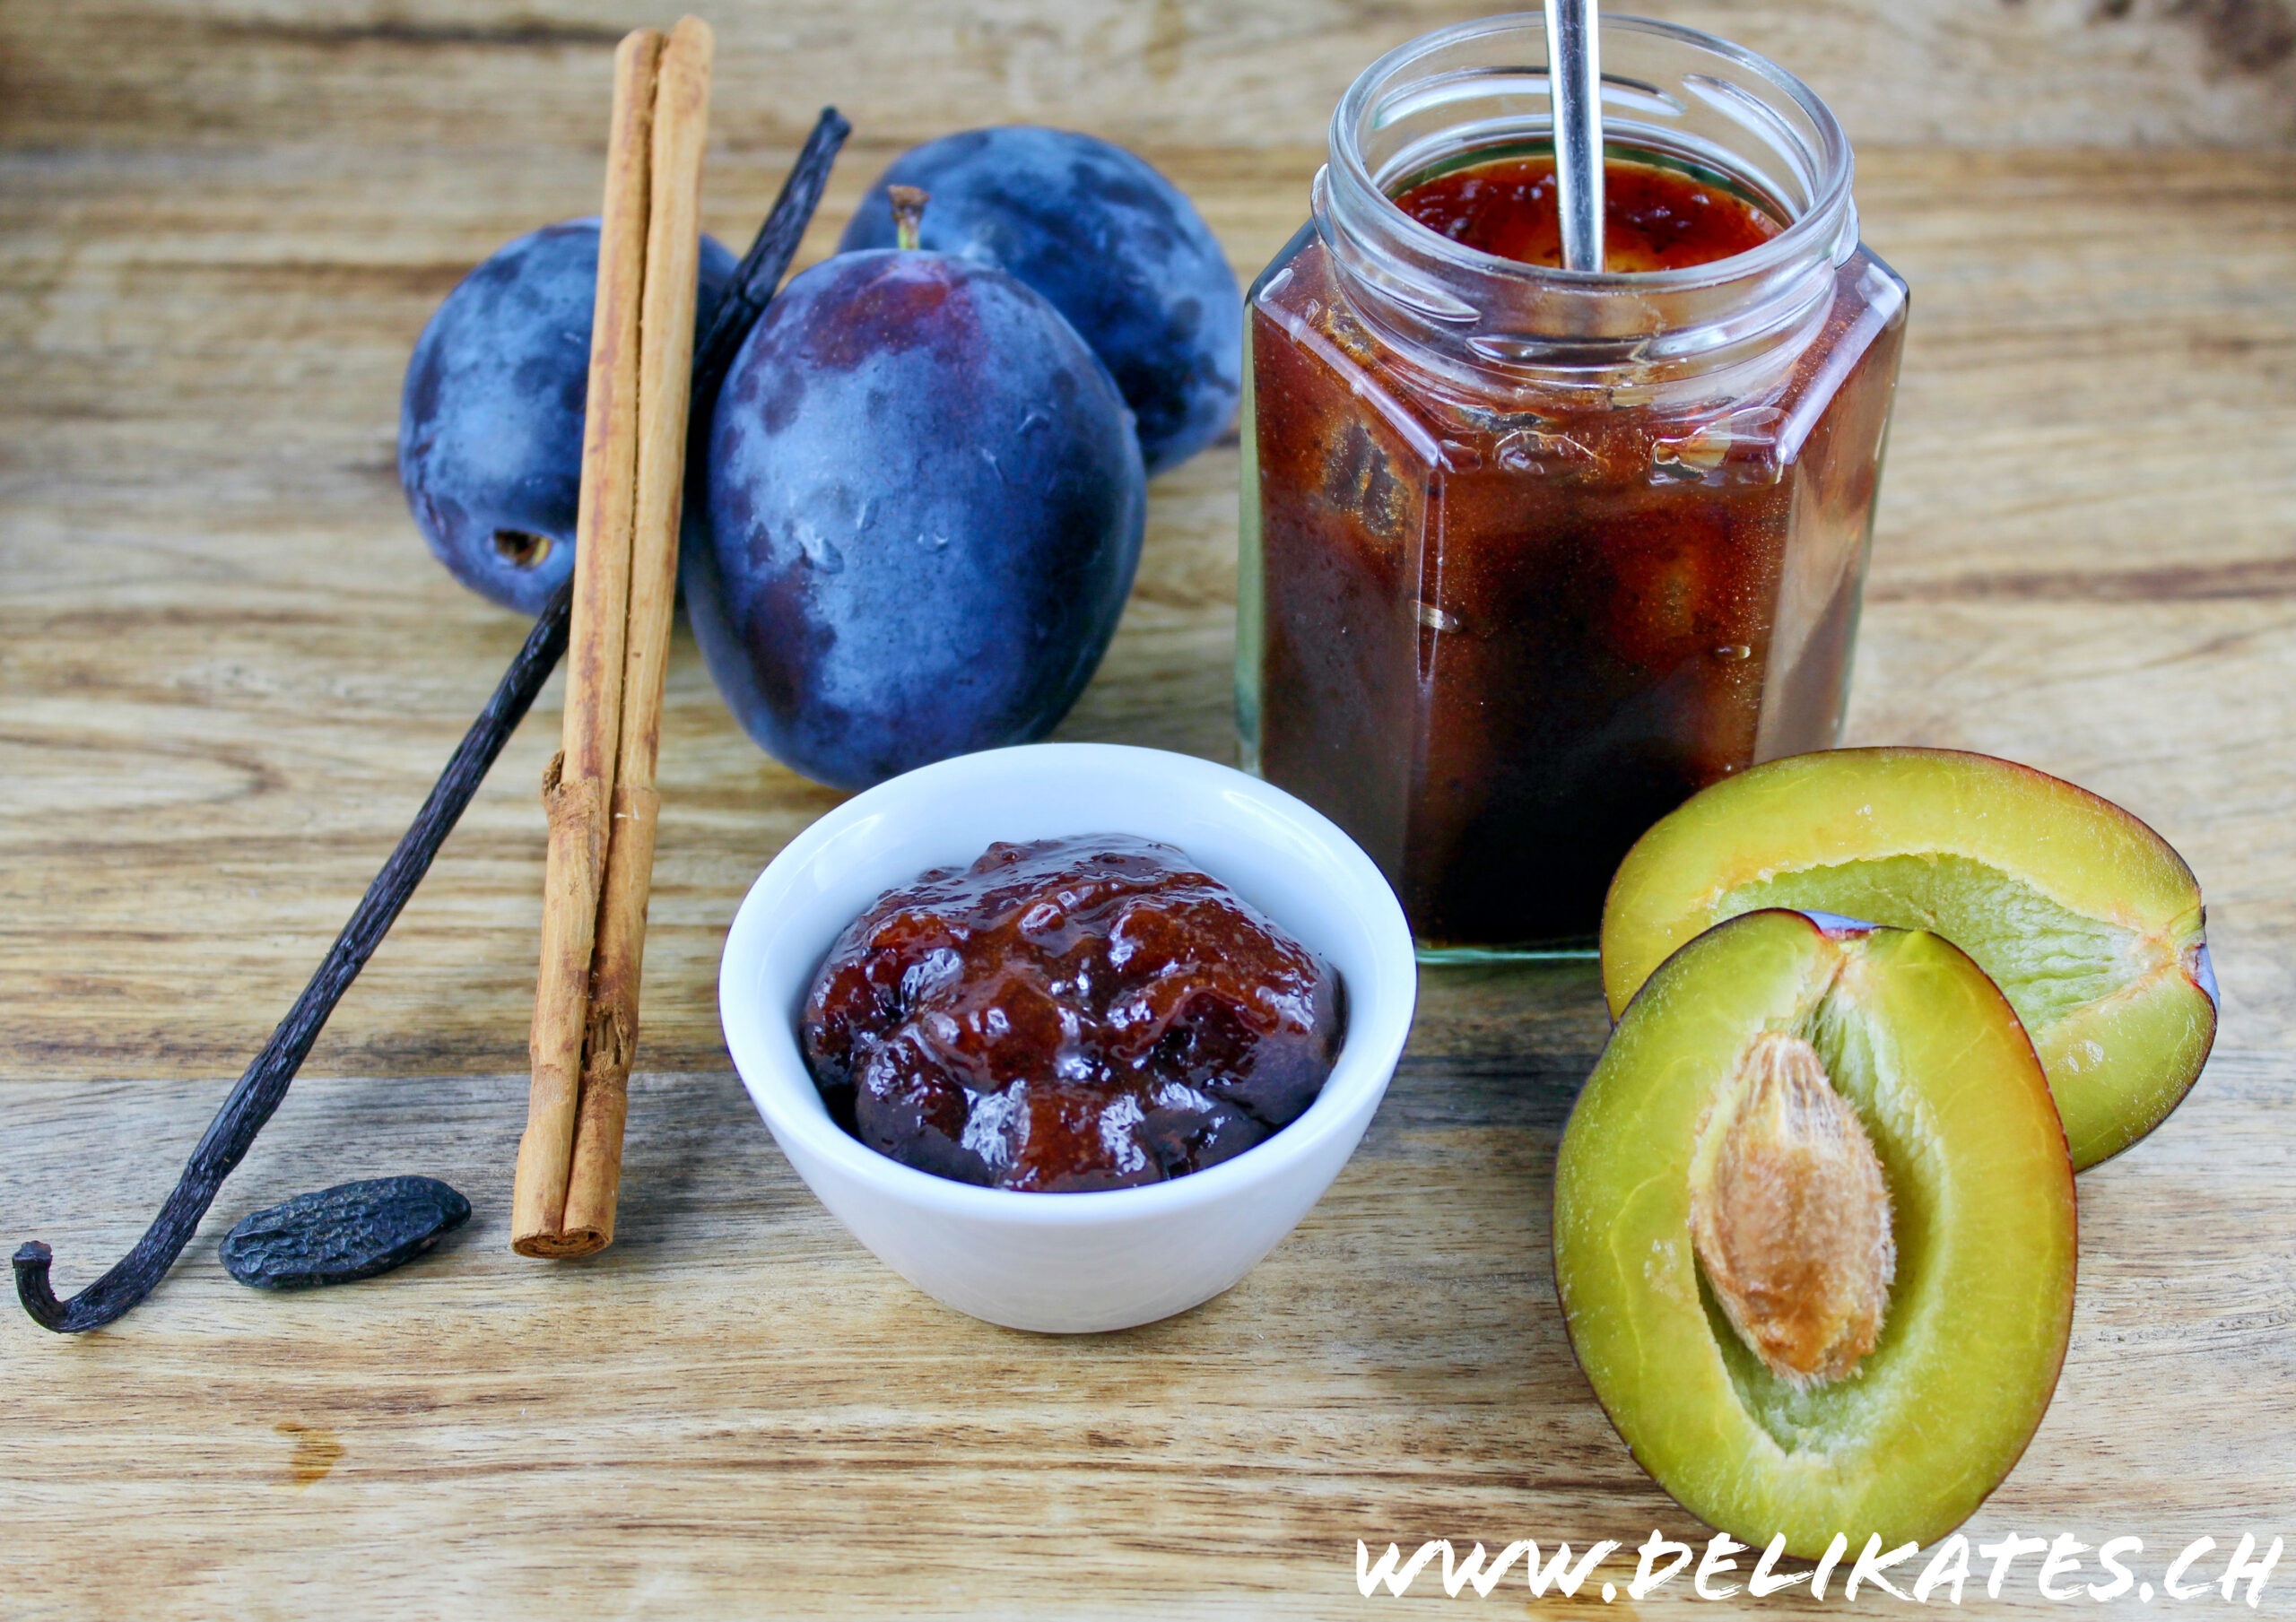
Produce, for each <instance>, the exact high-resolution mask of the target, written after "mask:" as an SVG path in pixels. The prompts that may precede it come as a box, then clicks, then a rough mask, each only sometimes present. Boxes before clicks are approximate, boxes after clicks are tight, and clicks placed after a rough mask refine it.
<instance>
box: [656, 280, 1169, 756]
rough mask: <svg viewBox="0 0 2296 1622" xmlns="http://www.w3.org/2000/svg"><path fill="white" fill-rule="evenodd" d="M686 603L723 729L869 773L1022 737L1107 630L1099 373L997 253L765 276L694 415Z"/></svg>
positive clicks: (1128, 580) (1120, 599) (1104, 385)
mask: <svg viewBox="0 0 2296 1622" xmlns="http://www.w3.org/2000/svg"><path fill="white" fill-rule="evenodd" d="M707 481H708V487H709V490H708V504H707V505H708V511H709V529H710V533H711V538H712V545H711V546H710V547H709V549H708V550H707V551H706V552H705V551H703V549H699V548H689V549H688V550H687V552H686V555H685V559H684V565H685V569H684V581H685V589H686V603H687V609H688V612H689V614H690V616H691V620H692V621H693V628H694V635H695V638H696V639H697V640H698V641H699V642H700V645H701V650H702V654H703V655H704V657H705V659H706V660H707V662H708V664H709V671H710V674H711V675H712V676H713V677H714V678H715V679H716V681H717V683H718V691H719V692H720V693H722V694H723V695H724V696H725V698H726V703H727V705H728V706H729V707H731V709H732V710H733V712H734V716H735V719H737V720H738V721H739V722H740V723H741V724H742V725H743V727H744V729H745V730H746V731H747V732H748V733H749V734H750V736H751V737H752V738H753V739H755V740H756V741H757V742H758V743H760V744H761V746H763V747H764V748H765V749H766V750H769V751H770V753H772V754H773V755H774V756H776V757H777V758H778V759H781V760H782V761H784V762H785V763H787V765H789V766H790V767H792V768H796V770H797V771H800V772H802V773H804V775H805V776H809V777H813V778H814V779H816V780H817V781H820V782H822V783H826V784H830V785H834V786H837V787H840V788H863V787H866V786H867V785H870V784H873V783H877V782H881V781H883V779H885V778H887V777H890V776H894V775H896V774H898V773H900V772H903V771H907V770H909V769H910V768H913V767H918V766H923V765H926V764H927V763H928V762H931V761H934V760H939V759H944V758H946V757H948V756H951V755H957V754H963V753H966V752H968V751H970V750H980V749H991V748H996V747H998V746H1000V745H1003V744H1008V743H1019V742H1026V741H1028V740H1031V739H1034V738H1040V737H1042V736H1043V735H1044V734H1045V733H1048V732H1049V731H1050V730H1051V729H1052V727H1053V726H1054V725H1055V724H1057V722H1058V721H1059V720H1060V718H1061V716H1064V715H1065V714H1066V713H1067V711H1068V707H1069V706H1070V705H1072V704H1073V703H1074V702H1075V699H1076V695H1077V694H1078V693H1079V692H1081V691H1082V690H1083V687H1084V684H1085V682H1086V681H1089V680H1090V679H1091V674H1092V672H1093V670H1094V668H1095V667H1096V666H1098V664H1100V655H1101V654H1102V653H1103V652H1104V651H1105V650H1106V649H1107V647H1108V643H1109V638H1110V637H1111V636H1112V635H1113V634H1114V633H1115V630H1116V624H1117V620H1118V616H1119V615H1120V614H1121V612H1123V607H1124V601H1125V596H1126V593H1128V592H1129V591H1130V589H1131V586H1132V576H1133V571H1134V569H1135V567H1136V566H1137V564H1138V562H1139V558H1140V541H1141V533H1142V530H1143V527H1144V523H1145V518H1146V510H1147V499H1146V474H1145V473H1144V471H1143V469H1142V466H1141V460H1140V449H1139V445H1138V442H1137V440H1136V439H1135V436H1134V433H1133V427H1132V418H1131V413H1130V412H1128V411H1127V410H1126V408H1125V404H1124V401H1123V398H1122V396H1121V395H1119V394H1118V391H1117V387H1116V385H1115V382H1114V380H1113V379H1111V378H1110V377H1109V375H1108V371H1107V369H1105V368H1104V367H1103V366H1101V364H1100V361H1099V360H1098V359H1097V358H1095V357H1094V355H1093V353H1092V351H1091V349H1090V348H1088V347H1087V346H1086V345H1085V343H1084V342H1083V339H1081V338H1079V337H1078V336H1077V335H1076V334H1075V332H1074V329H1073V328H1071V327H1070V326H1069V325H1068V324H1067V323H1066V322H1065V320H1063V319H1062V318H1061V317H1060V314H1059V312H1058V311H1057V310H1055V309H1054V308H1052V306H1051V305H1049V304H1048V303H1047V302H1046V301H1045V300H1044V299H1042V298H1040V297H1039V295H1037V294H1036V293H1034V292H1032V291H1030V290H1029V289H1028V288H1026V287H1024V286H1022V284H1021V283H1020V282H1016V281H1014V280H1013V278H1011V277H1010V276H1007V275H1005V273H1003V272H1001V271H998V270H996V269H995V268H993V267H990V266H987V265H977V264H973V263H970V262H969V261H965V260H961V259H956V258H952V257H949V256H944V255H940V254H933V253H923V252H900V251H895V250H887V251H883V252H865V253H856V254H841V255H839V256H836V257H834V258H832V259H829V260H826V261H824V262H822V264H820V265H815V266H813V268H812V269H810V270H808V271H806V272H805V273H803V274H802V275H799V276H798V277H796V279H795V280H794V281H792V282H790V283H789V285H788V286H787V288H785V289H784V290H783V291H782V292H781V295H780V297H779V298H778V299H776V300H775V301H774V303H773V305H772V306H771V307H770V308H769V309H768V310H767V311H766V314H765V316H764V317H763V318H762V319H761V320H760V322H759V323H758V325H756V327H755V328H753V329H752V331H751V333H750V335H749V338H748V340H747V341H746V342H745V343H744V345H743V347H742V350H741V352H740V354H739V355H737V356H736V357H735V361H734V365H733V369H732V371H731V372H730V374H729V375H728V376H727V377H726V386H725V391H724V393H723V394H721V395H719V397H718V409H717V415H716V417H715V419H714V420H713V422H712V424H711V432H710V437H709V465H708V473H707Z"/></svg>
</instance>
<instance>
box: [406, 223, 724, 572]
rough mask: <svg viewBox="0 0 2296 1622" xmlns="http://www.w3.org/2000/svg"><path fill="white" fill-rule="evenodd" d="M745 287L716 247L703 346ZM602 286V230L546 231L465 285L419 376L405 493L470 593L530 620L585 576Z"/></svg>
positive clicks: (444, 316)
mask: <svg viewBox="0 0 2296 1622" xmlns="http://www.w3.org/2000/svg"><path fill="white" fill-rule="evenodd" d="M733 275H734V256H733V255H731V254H729V253H727V252H726V249H725V247H723V245H721V244H719V243H718V242H717V241H716V240H714V239H710V238H709V237H704V238H703V239H701V277H700V289H699V291H700V308H699V315H698V318H697V322H696V337H697V338H699V336H700V329H701V328H703V327H705V326H707V325H708V323H709V316H710V312H711V311H713V310H715V309H716V308H717V307H718V299H720V298H722V297H723V296H724V295H725V291H726V286H727V284H728V283H729V282H731V281H732V280H733ZM597 282H598V222H597V221H596V219H589V220H569V221H565V222H564V223H562V224H559V225H546V226H544V227H543V229H542V230H538V231H535V232H532V233H530V234H528V235H526V236H524V237H520V238H519V239H517V241H515V242H511V243H509V244H508V245H506V246H505V247H502V248H501V249H500V250H499V251H498V252H496V253H495V254H494V255H493V256H491V257H490V258H489V259H487V260H486V262H485V263H484V264H483V265H480V266H479V267H478V268H477V269H476V270H474V271H473V272H471V273H470V274H469V275H467V276H465V277H464V278H463V280H462V281H461V282H460V283H458V284H457V286H456V288H455V291H452V292H450V293H448V295H447V299H446V302H445V303H443V304H441V305H439V308H438V310H437V312H436V313H435V314H433V315H432V316H431V321H430V325H427V326H425V327H424V328H423V329H422V337H420V338H418V339H417V340H415V344H414V356H413V359H412V360H409V361H408V362H407V365H406V386H405V389H404V393H403V394H402V395H401V396H400V401H399V419H398V481H399V486H400V488H401V489H403V490H405V492H406V504H407V506H408V507H409V508H410V509H412V510H413V514H414V522H415V524H416V525H417V526H419V527H420V528H421V529H422V538H423V539H424V540H426V541H428V542H430V543H431V551H433V552H435V553H437V554H438V557H439V561H440V562H441V563H443V564H445V565H446V566H447V568H448V569H449V570H451V571H452V572H453V574H454V577H455V578H456V579H457V580H459V581H461V582H462V583H463V584H464V585H467V586H469V587H470V588H471V590H473V591H474V592H476V593H478V594H480V595H481V596H483V597H485V598H487V599H488V600H489V601H491V602H494V603H500V604H501V605H502V606H503V607H505V608H514V609H517V611H518V612H520V613H523V614H532V613H535V612H538V611H539V610H540V609H541V607H542V605H543V603H544V602H545V601H547V600H548V598H549V596H550V594H551V593H552V592H553V591H555V590H557V589H558V585H559V584H560V582H561V581H563V580H564V579H565V578H566V577H567V576H569V575H570V574H571V573H573V571H574V513H575V507H576V506H577V503H578V499H579V497H580V492H581V485H582V417H583V412H584V407H585V405H586V404H587V397H588V389H589V375H590V317H591V312H592V310H593V308H594V307H595V306H596V300H597ZM698 527H699V521H698V520H697V521H695V522H693V523H689V524H688V525H686V527H685V532H684V534H683V538H682V543H683V545H687V546H690V545H692V544H694V543H695V539H696V531H697V529H698Z"/></svg>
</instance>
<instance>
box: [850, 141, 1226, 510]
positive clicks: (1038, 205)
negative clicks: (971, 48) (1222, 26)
mask: <svg viewBox="0 0 2296 1622" xmlns="http://www.w3.org/2000/svg"><path fill="white" fill-rule="evenodd" d="M887 186H918V187H921V188H922V189H924V190H925V191H926V192H928V193H930V194H931V196H932V200H931V201H930V202H929V203H927V204H926V206H925V218H924V221H923V223H922V226H921V228H920V230H919V232H918V247H925V248H930V249H933V250H935V251H937V252H940V253H945V254H954V255H956V256H959V257H961V258H967V259H976V260H979V261H982V262H984V263H987V264H991V265H999V266H1001V267H1002V268H1003V269H1005V271H1007V272H1009V273H1011V274H1013V276H1016V277H1018V278H1019V279H1020V280H1021V281H1022V282H1026V283H1028V284H1029V285H1030V286H1031V287H1032V288H1034V289H1036V291H1038V292H1039V293H1042V294H1043V295H1044V296H1045V297H1046V298H1047V299H1050V300H1051V301H1052V304H1053V307H1054V308H1057V310H1059V311H1060V313H1061V314H1062V315H1064V316H1065V317H1068V322H1069V325H1072V326H1074V328H1075V329H1076V330H1077V332H1078V333H1079V334H1082V335H1083V339H1084V342H1085V343H1089V344H1091V346H1092V349H1093V351H1094V352H1096V353H1097V354H1098V355H1099V356H1100V359H1101V360H1102V361H1103V362H1105V363H1106V364H1107V366H1108V369H1109V375H1111V376H1112V377H1115V378H1116V382H1117V386H1118V388H1119V389H1121V390H1122V391H1123V392H1124V398H1125V402H1126V404H1128V405H1130V406H1131V407H1132V411H1133V414H1134V416H1135V417H1136V418H1137V419H1138V423H1139V434H1140V450H1141V455H1142V456H1143V457H1144V460H1145V461H1146V463H1147V467H1148V471H1149V472H1150V473H1161V471H1163V470H1164V469H1165V468H1168V467H1171V466H1173V465H1175V464H1178V463H1180V462H1183V461H1185V460H1187V458H1188V457H1189V456H1192V455H1195V454H1196V452H1197V451H1199V450H1201V449H1203V448H1204V447H1205V446H1206V445H1209V444H1210V443H1211V442H1212V441H1213V439H1215V438H1218V437H1219V436H1220V435H1221V434H1222V432H1223V431H1224V430H1225V429H1227V427H1228V425H1229V424H1230V423H1231V421H1234V419H1235V415H1236V402H1237V399H1238V397H1239V391H1240V388H1241V386H1242V378H1243V342H1244V306H1243V295H1242V293H1241V292H1240V291H1239V290H1238V288H1237V285H1236V276H1235V273H1234V272H1233V271H1231V269H1229V267H1228V259H1227V256H1226V255H1225V254H1223V253H1222V251H1221V248H1220V244H1219V241H1218V239H1215V238H1214V237H1213V234H1212V228H1211V227H1210V226H1208V225H1206V224H1205V222H1204V217H1203V216H1202V215H1201V214H1199V213H1196V208H1195V205H1194V204H1191V203H1189V202H1188V200H1187V196H1186V195H1185V194H1183V193H1182V192H1181V191H1180V190H1179V189H1178V187H1177V186H1173V185H1172V183H1171V182H1170V181H1169V180H1167V179H1165V178H1164V177H1163V176H1161V175H1160V174H1158V173H1157V172H1156V170H1155V169H1152V167H1150V166H1149V165H1148V164H1147V163H1146V162H1145V161H1144V160H1142V159H1140V158H1137V157H1135V156H1134V155H1133V154H1132V153H1130V152H1126V151H1125V150H1124V149H1123V148H1122V147H1120V146H1112V145H1110V144H1109V143H1108V142H1106V141H1102V140H1100V139H1098V138H1096V137H1094V136H1091V135H1084V134H1075V133H1074V132H1071V131H1068V130H1057V129H1040V128H1037V127H1034V126H1027V125H1007V126H1002V127H999V128H996V129H979V130H970V131H967V132H966V133H964V134H956V135H945V136H944V137H942V138H941V139H940V140H938V141H931V142H927V143H926V144H925V145H923V146H919V147H917V148H914V149H912V150H911V151H909V152H905V153H903V154H902V155H901V156H900V157H899V158H897V159H895V160H893V163H892V166H891V168H890V169H886V171H885V172H884V174H883V175H882V176H881V177H879V178H878V180H877V183H876V185H874V186H872V187H870V189H869V192H868V195H866V196H865V197H864V198H863V199H862V200H861V204H860V207H859V208H858V209H857V211H856V212H855V213H854V216H853V219H852V221H851V223H849V224H848V226H847V227H846V228H845V236H844V239H843V240H842V241H841V242H840V243H839V248H840V250H841V251H847V252H850V251H853V250H856V249H859V248H872V247H891V246H893V218H892V206H891V203H890V202H889V201H888V200H887V198H886V195H885V188H886V187H887Z"/></svg>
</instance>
